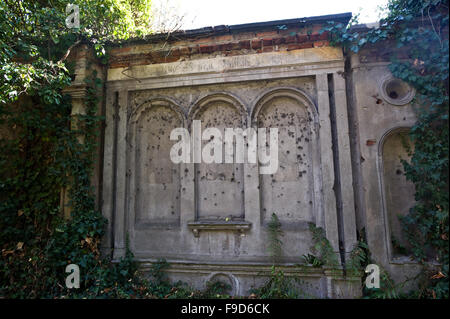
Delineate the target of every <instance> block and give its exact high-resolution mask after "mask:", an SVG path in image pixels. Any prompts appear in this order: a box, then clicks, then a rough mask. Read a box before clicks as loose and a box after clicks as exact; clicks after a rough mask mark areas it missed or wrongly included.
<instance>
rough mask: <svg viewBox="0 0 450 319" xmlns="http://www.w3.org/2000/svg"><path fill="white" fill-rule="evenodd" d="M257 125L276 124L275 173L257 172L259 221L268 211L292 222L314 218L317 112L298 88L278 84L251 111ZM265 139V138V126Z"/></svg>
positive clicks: (267, 125)
mask: <svg viewBox="0 0 450 319" xmlns="http://www.w3.org/2000/svg"><path fill="white" fill-rule="evenodd" d="M252 113H253V114H252V123H253V125H254V126H256V127H258V128H268V129H270V128H278V134H279V136H278V145H279V147H278V162H279V167H278V170H277V172H276V173H275V174H270V175H269V174H260V202H261V213H262V216H261V217H262V218H261V220H262V222H263V223H267V222H268V221H269V220H270V218H271V215H272V213H276V214H277V216H278V218H279V219H280V220H282V221H286V222H288V223H291V225H294V224H295V223H303V224H305V223H306V222H315V219H316V210H317V209H316V202H315V194H314V179H315V176H314V175H315V165H317V164H318V161H317V153H316V151H317V148H316V146H317V141H316V121H317V114H316V109H315V107H314V104H313V102H312V101H311V99H310V98H309V97H308V96H307V95H306V94H305V93H303V92H302V91H300V90H296V89H291V88H281V89H275V90H272V91H270V92H268V93H266V94H265V95H263V96H262V97H261V98H260V99H259V100H258V102H257V104H256V105H255V107H254V110H253V112H252ZM266 140H267V141H268V140H269V131H268V130H267V136H266Z"/></svg>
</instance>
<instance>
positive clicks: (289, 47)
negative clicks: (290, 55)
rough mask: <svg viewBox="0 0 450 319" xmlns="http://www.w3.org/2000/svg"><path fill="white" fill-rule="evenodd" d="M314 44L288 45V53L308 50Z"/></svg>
mask: <svg viewBox="0 0 450 319" xmlns="http://www.w3.org/2000/svg"><path fill="white" fill-rule="evenodd" d="M312 47H313V44H312V42H311V43H297V44H289V45H288V49H287V50H288V51H292V50H299V49H306V48H312Z"/></svg>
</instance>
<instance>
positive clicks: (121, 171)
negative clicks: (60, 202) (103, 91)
mask: <svg viewBox="0 0 450 319" xmlns="http://www.w3.org/2000/svg"><path fill="white" fill-rule="evenodd" d="M127 107H128V91H127V90H120V91H119V92H118V106H117V112H118V113H117V114H116V125H117V133H116V134H117V140H116V170H115V181H116V183H115V189H116V192H115V194H114V195H115V205H114V212H113V213H114V225H113V227H114V253H113V258H114V259H118V258H120V257H123V256H124V255H125V240H126V230H127V225H126V222H127V221H126V218H125V217H126V214H125V213H126V184H127V179H126V170H127V165H126V164H127V163H126V159H127V156H126V155H127Z"/></svg>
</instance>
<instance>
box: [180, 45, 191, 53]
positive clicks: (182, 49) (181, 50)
mask: <svg viewBox="0 0 450 319" xmlns="http://www.w3.org/2000/svg"><path fill="white" fill-rule="evenodd" d="M179 50H180V54H181V55H188V54H189V53H190V50H189V48H188V47H184V48H180V49H179Z"/></svg>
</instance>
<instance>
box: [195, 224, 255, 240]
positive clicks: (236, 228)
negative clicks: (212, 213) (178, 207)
mask: <svg viewBox="0 0 450 319" xmlns="http://www.w3.org/2000/svg"><path fill="white" fill-rule="evenodd" d="M187 225H188V228H189V229H191V230H192V232H193V233H194V236H195V237H198V236H200V230H207V231H216V230H234V231H238V232H240V233H241V236H243V235H244V232H245V231H246V230H249V229H250V227H251V225H252V223H250V222H246V221H241V220H230V221H224V220H198V221H191V222H188V224H187Z"/></svg>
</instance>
